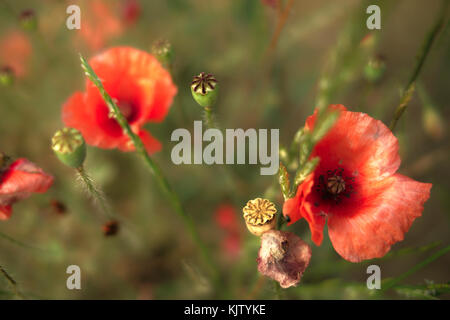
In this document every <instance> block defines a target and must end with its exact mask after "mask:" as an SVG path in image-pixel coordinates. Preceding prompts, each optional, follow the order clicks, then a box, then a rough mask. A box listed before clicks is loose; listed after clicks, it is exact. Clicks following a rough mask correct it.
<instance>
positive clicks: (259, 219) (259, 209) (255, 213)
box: [242, 198, 277, 237]
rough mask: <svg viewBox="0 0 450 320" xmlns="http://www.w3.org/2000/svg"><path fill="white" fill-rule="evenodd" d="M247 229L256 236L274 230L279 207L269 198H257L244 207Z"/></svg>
mask: <svg viewBox="0 0 450 320" xmlns="http://www.w3.org/2000/svg"><path fill="white" fill-rule="evenodd" d="M242 211H243V212H244V219H245V224H246V225H247V229H248V230H249V231H250V232H251V233H252V234H254V235H255V236H258V237H259V236H260V235H262V234H263V233H264V232H267V231H269V230H272V229H274V228H275V225H276V220H277V219H276V213H277V208H275V205H274V204H273V203H272V202H270V201H269V200H267V199H261V198H256V199H253V200H250V201H249V202H247V204H246V205H245V207H244V208H243V209H242Z"/></svg>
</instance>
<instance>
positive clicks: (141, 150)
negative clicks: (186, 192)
mask: <svg viewBox="0 0 450 320" xmlns="http://www.w3.org/2000/svg"><path fill="white" fill-rule="evenodd" d="M80 59H81V65H82V67H83V69H84V71H85V73H86V75H87V76H88V78H89V79H90V80H91V81H92V82H93V83H94V84H95V85H96V86H97V88H98V90H99V91H100V94H101V95H102V97H103V100H104V101H105V103H106V105H107V106H108V108H109V111H110V115H111V117H113V118H114V119H116V121H117V122H118V124H119V125H120V126H121V127H122V129H123V130H124V132H125V134H126V135H127V136H128V137H129V138H130V140H131V142H132V143H133V145H134V147H135V149H136V152H137V153H138V154H139V155H140V156H141V157H142V159H143V160H144V162H145V163H146V164H147V165H148V167H149V169H150V172H151V173H152V174H153V176H154V178H155V179H156V181H157V182H158V185H159V187H160V189H161V190H162V191H163V193H164V194H165V195H166V196H167V198H168V199H169V202H170V203H171V205H172V207H173V208H174V210H175V212H176V213H177V214H178V215H179V216H180V217H181V219H182V220H183V222H184V224H185V226H186V228H187V230H188V231H189V233H190V235H191V237H192V239H193V240H194V243H195V244H196V245H197V247H198V248H199V250H200V253H201V256H202V258H203V260H204V262H205V265H206V266H207V267H208V269H209V271H210V272H211V274H212V276H213V278H214V281H217V280H218V273H217V270H218V269H217V268H216V267H215V265H214V263H213V260H212V259H211V255H210V253H209V250H208V248H207V247H206V245H205V244H204V243H203V241H202V240H201V238H200V236H199V234H198V231H197V229H196V227H195V225H194V223H193V221H192V218H191V217H190V216H189V215H188V214H187V213H186V212H185V211H184V209H183V206H182V205H181V201H180V199H179V197H178V195H177V194H176V193H175V192H174V191H173V189H172V187H171V186H170V184H169V182H168V181H167V179H166V177H165V176H164V175H163V173H162V171H161V169H160V168H159V166H158V165H157V164H156V162H154V161H153V159H152V158H150V156H149V155H148V153H147V151H146V150H145V146H144V143H143V142H142V140H141V138H140V137H139V136H138V135H136V134H135V133H134V132H133V130H132V129H131V127H130V125H129V124H128V121H127V120H126V118H125V117H124V116H123V115H122V113H121V112H120V109H119V107H118V106H117V105H116V104H115V103H114V101H113V100H112V98H111V97H110V95H109V94H108V93H107V92H106V90H105V89H104V87H103V84H102V82H101V81H100V79H99V78H98V76H97V75H96V74H95V72H94V70H92V68H91V66H90V65H89V64H88V62H87V61H86V59H84V58H83V57H82V56H81V55H80Z"/></svg>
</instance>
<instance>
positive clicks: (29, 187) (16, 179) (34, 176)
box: [0, 158, 53, 220]
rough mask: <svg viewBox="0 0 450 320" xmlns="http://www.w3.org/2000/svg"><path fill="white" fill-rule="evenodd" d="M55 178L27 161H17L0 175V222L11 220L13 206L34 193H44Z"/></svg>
mask: <svg viewBox="0 0 450 320" xmlns="http://www.w3.org/2000/svg"><path fill="white" fill-rule="evenodd" d="M52 184H53V177H52V176H51V175H49V174H47V173H45V172H44V171H43V170H42V169H41V168H39V167H38V166H36V165H35V164H34V163H32V162H30V161H28V160H27V159H23V158H22V159H17V160H16V161H14V162H13V163H12V164H11V165H10V166H9V167H8V168H7V169H6V170H4V171H3V172H2V173H0V220H6V219H9V217H10V216H11V213H12V205H13V204H14V203H15V202H17V201H19V200H22V199H25V198H28V197H29V196H30V195H31V194H32V193H34V192H37V193H43V192H46V191H47V190H48V188H50V186H51V185H52Z"/></svg>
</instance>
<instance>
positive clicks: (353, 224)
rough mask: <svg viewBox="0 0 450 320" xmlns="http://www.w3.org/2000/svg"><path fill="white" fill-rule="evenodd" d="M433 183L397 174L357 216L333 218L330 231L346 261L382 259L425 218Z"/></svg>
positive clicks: (377, 189)
mask: <svg viewBox="0 0 450 320" xmlns="http://www.w3.org/2000/svg"><path fill="white" fill-rule="evenodd" d="M430 189H431V184H429V183H421V182H417V181H414V180H412V179H410V178H408V177H406V176H403V175H400V174H395V175H393V176H392V177H389V178H386V179H384V180H383V181H380V182H378V183H377V185H375V186H373V188H372V195H371V196H370V197H369V196H368V197H366V199H365V201H364V203H361V205H360V207H358V208H355V210H357V212H355V213H354V214H353V215H351V216H350V215H331V216H330V218H329V219H328V232H329V235H330V240H331V242H332V243H333V247H334V248H335V250H336V251H337V252H338V253H339V254H340V255H341V256H342V257H343V258H344V259H346V260H348V261H351V262H359V261H361V260H366V259H373V258H380V257H382V256H384V255H385V254H386V253H387V252H388V251H389V249H390V247H391V246H392V245H393V244H394V243H396V242H398V241H401V240H403V238H404V235H405V233H406V232H407V231H408V229H409V228H410V226H411V224H412V223H413V221H414V219H416V218H417V217H419V216H421V214H422V211H423V205H424V203H425V202H426V201H427V200H428V198H429V196H430Z"/></svg>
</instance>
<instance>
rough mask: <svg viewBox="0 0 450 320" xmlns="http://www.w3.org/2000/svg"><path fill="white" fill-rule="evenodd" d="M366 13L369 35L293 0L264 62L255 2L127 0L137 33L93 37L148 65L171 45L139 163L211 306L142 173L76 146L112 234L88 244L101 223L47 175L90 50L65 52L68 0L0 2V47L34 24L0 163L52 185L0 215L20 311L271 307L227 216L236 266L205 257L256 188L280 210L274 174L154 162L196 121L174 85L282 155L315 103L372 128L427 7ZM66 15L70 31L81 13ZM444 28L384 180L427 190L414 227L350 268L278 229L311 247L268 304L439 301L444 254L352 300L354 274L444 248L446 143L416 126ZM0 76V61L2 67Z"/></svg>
mask: <svg viewBox="0 0 450 320" xmlns="http://www.w3.org/2000/svg"><path fill="white" fill-rule="evenodd" d="M104 2H105V3H107V5H108V6H111V8H112V9H111V10H112V14H113V15H114V16H115V17H116V19H118V20H119V21H120V20H121V19H123V17H122V10H123V8H122V6H123V5H124V2H125V1H121V0H111V1H104ZM378 2H379V3H380V6H381V8H382V9H381V10H382V29H381V30H376V31H372V32H369V31H368V30H367V28H366V24H365V19H366V17H367V15H366V13H365V9H366V8H367V6H368V5H369V4H370V1H357V0H345V1H339V2H337V1H326V0H317V1H306V0H305V1H295V3H294V5H293V7H292V10H291V13H290V15H289V17H288V19H287V22H286V24H285V26H284V28H283V30H282V32H281V35H280V39H279V42H278V45H277V47H276V49H275V51H274V54H273V55H271V56H270V57H269V58H267V57H266V56H265V53H266V50H267V48H268V45H269V43H270V41H271V37H272V35H273V31H274V28H275V26H276V24H277V11H276V10H275V9H273V8H271V7H269V6H265V5H263V4H262V2H261V1H259V0H245V1H243V0H233V1H229V0H214V1H210V0H194V1H188V0H170V1H163V0H160V1H139V4H140V6H141V12H140V15H139V17H138V19H137V20H136V21H135V23H134V24H132V25H128V26H126V27H124V29H123V32H122V33H121V34H120V35H116V36H114V37H110V38H108V39H106V40H105V44H104V46H105V47H110V46H115V45H129V46H134V47H137V48H140V49H143V50H146V51H149V52H150V50H151V48H152V45H153V43H154V42H155V41H158V40H161V39H167V40H168V41H169V42H170V43H171V45H172V50H173V53H174V55H173V58H174V59H173V63H172V66H171V72H172V76H173V78H174V81H175V83H176V84H177V86H178V95H177V96H176V98H175V101H174V103H173V105H172V108H171V111H170V113H169V115H168V117H167V118H166V119H165V121H164V122H162V123H158V124H151V125H149V126H148V128H149V130H150V131H151V132H152V134H154V136H155V137H157V138H158V139H159V140H160V141H161V142H162V143H163V146H164V147H163V150H162V152H160V153H158V154H156V155H155V156H154V159H155V161H156V162H158V163H159V164H160V165H161V167H162V169H163V171H164V172H165V174H166V175H167V177H168V179H169V180H170V181H171V183H172V185H173V186H174V188H175V189H176V191H177V193H178V194H179V195H180V197H181V200H182V202H183V203H184V205H185V208H186V211H187V212H189V213H190V214H191V215H192V217H193V219H194V221H195V222H196V225H197V226H198V228H199V229H200V233H201V236H202V238H203V239H204V240H205V242H206V243H207V245H208V246H209V247H210V248H211V250H212V251H213V252H214V258H215V259H216V260H217V261H219V262H220V264H219V265H220V270H219V271H220V274H221V275H222V281H223V283H222V286H221V292H214V290H213V288H212V286H211V283H209V282H208V278H207V276H206V275H205V270H204V269H203V268H202V265H201V264H200V263H199V260H198V255H197V252H196V250H195V247H194V246H193V244H192V242H191V239H190V238H189V235H188V233H187V232H185V231H184V227H183V225H182V223H181V221H180V219H179V218H178V216H176V215H175V214H174V212H173V211H172V209H171V207H170V205H168V204H167V202H166V200H165V198H164V196H163V195H162V194H161V192H160V191H159V190H158V188H157V186H156V184H155V181H154V180H153V179H152V176H151V175H150V174H148V173H147V171H146V168H145V167H144V164H143V163H142V162H141V161H139V160H140V159H138V158H137V157H136V156H135V155H134V154H131V153H129V154H128V153H121V152H119V151H117V150H101V149H96V148H92V147H88V155H87V161H86V168H87V170H88V172H90V173H91V175H92V178H93V179H94V181H95V182H96V183H97V184H98V185H100V186H102V188H103V189H104V192H105V194H106V196H107V198H108V200H109V201H110V204H111V207H112V208H113V210H114V211H115V213H116V214H117V215H119V216H120V217H121V219H122V221H123V222H122V224H121V230H120V233H119V234H118V235H116V236H113V237H104V235H103V233H102V229H101V226H102V224H103V223H105V221H104V220H103V218H102V216H101V215H99V213H98V209H97V208H96V207H95V206H94V205H93V204H92V203H91V202H90V201H89V199H88V197H86V195H85V194H84V193H83V191H82V188H81V186H80V185H79V183H78V182H77V181H76V176H75V173H74V172H73V171H72V170H70V169H69V168H67V167H64V166H63V165H61V164H60V163H59V161H58V160H57V159H56V158H55V157H54V155H53V153H52V151H51V149H50V139H51V137H52V135H53V134H54V132H55V131H56V130H57V129H60V128H61V126H62V121H61V106H62V104H63V103H64V101H65V100H66V99H67V98H68V97H69V96H70V95H71V94H72V93H73V92H74V91H76V90H81V89H82V88H83V85H84V84H83V83H84V75H83V72H82V70H81V67H80V64H79V59H78V54H79V53H82V54H83V55H84V56H86V57H90V56H92V55H93V54H95V53H96V52H97V51H98V50H93V49H92V48H89V47H88V46H87V45H86V44H85V43H83V42H82V41H80V39H79V38H78V32H77V31H75V30H68V29H67V28H66V26H65V19H66V17H67V14H66V7H67V6H68V5H69V4H71V1H56V0H54V1H52V0H47V1H41V0H24V1H13V0H4V1H1V2H0V41H1V39H2V37H5V36H7V35H8V34H9V33H10V32H13V31H15V30H20V29H21V25H20V23H19V20H18V17H19V15H20V13H21V12H22V11H23V10H26V9H33V10H34V12H35V14H36V18H37V28H36V30H32V29H31V30H30V29H27V30H23V31H22V32H24V33H25V35H26V37H27V38H28V39H29V41H30V43H31V48H32V50H31V54H30V58H29V61H28V62H27V63H26V74H25V75H24V76H21V77H19V78H17V79H15V81H14V83H13V84H12V85H10V86H1V87H0V150H1V151H3V152H5V153H7V154H9V155H11V156H14V157H26V158H28V159H30V160H31V161H33V162H35V163H36V164H38V165H39V166H41V167H42V168H43V169H44V170H46V171H47V172H50V173H52V174H53V175H54V176H55V184H54V186H53V187H52V188H51V189H50V190H49V192H47V193H46V194H42V195H34V196H33V197H31V198H30V199H28V200H25V201H22V202H20V203H17V204H16V205H15V207H14V213H13V216H12V218H11V219H9V220H8V221H1V222H0V233H1V234H3V235H4V236H3V237H0V265H1V266H3V267H4V268H5V270H7V271H8V273H9V274H10V275H11V276H12V277H13V278H14V279H15V280H16V281H17V284H18V288H19V289H20V291H21V292H22V294H23V295H24V296H25V297H26V298H42V299H55V298H61V299H79V298H83V299H88V298H97V299H98V298H105V299H108V298H114V299H136V298H138V299H152V298H153V299H183V298H184V299H189V298H217V297H220V298H235V299H246V298H261V299H272V298H274V297H275V296H276V292H275V290H274V287H273V285H272V281H270V280H269V279H265V278H262V277H261V276H259V275H258V273H257V270H256V262H255V259H256V257H257V251H258V248H259V240H258V239H257V238H256V237H253V236H251V235H250V234H248V233H247V232H246V230H245V226H244V223H243V220H241V217H240V216H239V217H238V220H239V222H241V224H240V227H241V229H240V234H241V240H242V241H241V244H240V245H241V248H240V249H241V250H240V254H239V256H238V257H237V258H236V257H235V258H232V257H229V256H228V255H227V253H226V252H225V251H224V250H223V249H222V246H221V242H222V241H223V239H224V233H223V230H221V229H220V228H219V227H218V225H217V223H216V222H215V210H216V208H217V207H218V206H219V205H220V204H222V203H226V202H228V203H231V204H233V205H234V206H235V208H236V210H237V212H238V213H239V212H240V210H241V208H242V207H243V206H244V205H245V203H246V202H247V201H248V200H249V199H253V198H256V197H258V196H262V195H263V194H264V193H265V192H266V191H267V194H269V195H270V197H271V199H272V200H273V201H274V202H275V203H276V204H277V207H278V209H279V211H281V206H282V201H283V197H282V194H281V191H280V188H279V186H278V185H277V183H278V182H277V177H276V176H274V177H271V176H261V175H260V174H259V166H256V165H234V166H230V167H229V168H227V169H226V170H223V169H222V168H221V167H219V166H195V165H191V166H187V165H181V166H175V165H174V164H173V163H172V162H171V159H170V150H171V148H172V147H173V145H174V143H173V142H170V134H171V132H172V131H173V130H174V129H176V128H187V129H188V130H192V128H193V121H194V120H201V119H202V113H201V110H200V108H199V107H198V105H196V103H195V101H194V100H193V99H192V95H191V92H190V87H189V84H190V82H191V80H192V77H193V76H194V75H197V74H199V73H200V72H202V71H204V72H211V73H213V74H214V75H215V76H216V78H217V79H218V80H219V82H220V86H221V89H220V90H221V92H220V96H219V99H218V101H217V104H216V106H215V111H216V117H217V118H216V120H217V121H218V122H219V123H220V126H221V127H223V128H244V129H246V128H280V144H281V145H285V146H290V141H291V140H292V139H293V137H294V135H295V133H296V132H297V131H298V129H299V128H300V127H302V126H303V124H304V121H305V119H306V117H307V116H308V115H310V114H311V113H312V111H313V110H314V108H315V107H317V106H320V105H321V104H328V103H341V104H344V105H346V106H347V107H348V108H349V109H350V110H353V111H361V112H366V113H368V114H370V115H371V116H373V117H375V118H378V119H380V120H382V121H383V122H384V123H386V124H388V123H389V122H390V120H391V118H392V115H393V112H394V110H395V108H396V106H397V104H398V102H399V99H400V93H401V90H402V89H403V87H404V85H405V83H406V81H407V77H408V76H409V75H410V73H411V69H412V68H413V65H414V61H415V60H414V59H415V55H416V53H417V52H418V51H419V49H420V46H421V43H422V41H423V38H424V37H425V35H426V32H427V30H428V29H429V27H430V26H431V25H432V24H433V19H434V17H435V15H436V13H437V11H438V10H439V8H440V4H441V1H438V0H431V1H427V2H424V1H420V0H411V1H409V0H408V1H406V0H403V1H395V2H394V1H378ZM77 3H78V1H77ZM79 3H80V6H81V10H82V19H84V18H83V17H84V14H85V13H86V12H87V11H88V10H89V6H88V2H87V1H84V2H83V1H81V2H79ZM83 21H84V20H82V27H83ZM449 30H450V27H449V24H448V23H447V27H446V29H445V30H444V31H443V32H442V33H441V35H440V37H439V39H438V41H437V43H436V45H435V47H434V48H433V49H432V51H431V53H430V55H429V57H428V60H427V62H426V65H425V67H424V70H423V72H422V73H421V76H420V81H421V88H420V93H421V95H420V97H421V99H419V98H418V97H417V96H414V97H413V99H412V100H411V102H410V105H409V108H408V110H407V112H406V113H405V114H404V115H403V118H402V119H401V120H400V122H399V124H398V126H397V131H396V135H397V136H398V138H399V142H400V149H401V156H402V165H401V168H400V172H401V173H405V174H408V175H410V176H411V177H412V178H414V179H417V180H419V181H423V182H432V183H433V189H432V192H431V198H430V200H429V201H428V202H427V204H426V206H425V210H424V212H423V216H422V217H421V218H419V219H417V221H416V222H415V223H414V224H413V226H412V228H411V229H410V231H409V232H408V233H407V234H406V237H405V240H404V241H403V242H401V243H398V244H396V245H394V246H393V248H392V251H391V252H390V253H389V254H388V255H386V256H385V257H384V258H382V259H375V260H373V261H366V262H363V263H358V264H353V263H350V262H347V261H345V260H343V259H342V258H341V257H339V256H338V255H337V253H336V252H335V251H334V249H333V248H332V245H331V243H330V241H329V239H328V237H327V236H325V239H324V241H323V244H322V246H320V247H317V246H315V245H314V244H312V242H311V240H310V232H309V230H308V228H307V224H306V222H305V221H301V222H298V223H296V224H294V225H293V226H290V227H288V228H287V229H288V230H290V231H295V232H296V233H297V234H298V235H300V236H301V237H302V239H304V240H305V241H307V242H308V243H309V244H311V246H312V250H313V255H312V260H311V263H310V266H309V267H308V269H307V270H306V272H305V274H304V277H303V279H302V281H301V283H300V285H299V286H298V287H296V288H290V289H287V290H282V291H281V293H279V294H280V298H286V299H287V298H289V299H372V298H395V299H404V298H420V299H424V298H427V299H428V298H430V299H435V298H448V297H449V296H450V295H449V290H448V280H449V268H448V266H449V263H450V255H448V254H447V255H444V256H442V257H440V258H439V259H438V260H436V261H434V262H433V263H430V264H429V265H427V266H426V268H425V267H424V268H422V269H420V270H417V272H414V273H413V274H411V275H409V277H407V278H406V279H404V280H403V281H402V282H401V283H398V284H396V285H395V286H394V287H393V288H391V289H390V290H387V291H386V292H382V293H380V292H374V291H371V290H368V289H367V288H366V280H367V277H368V275H367V273H366V269H367V266H369V265H370V264H377V265H379V266H380V267H381V270H382V277H383V279H385V278H386V279H388V278H395V277H399V276H401V275H402V274H404V273H405V272H406V271H407V270H410V269H411V268H412V267H413V266H415V265H417V264H419V263H420V262H422V261H425V260H426V259H427V257H429V256H431V255H432V253H433V252H435V251H437V250H439V248H443V247H445V246H446V245H448V242H449V233H448V227H449V223H450V215H449V212H450V202H449V200H448V194H449V192H450V182H449V181H450V172H449V170H448V169H447V167H446V166H445V163H446V161H448V155H449V145H448V136H447V135H448V130H441V131H439V133H440V134H439V135H436V130H431V129H429V126H430V125H429V122H430V120H426V119H423V117H424V116H426V115H427V114H428V113H429V111H427V110H429V109H427V108H428V107H430V106H432V108H433V109H432V110H433V111H434V113H433V115H435V117H439V121H438V122H439V123H440V124H441V125H442V123H444V124H445V123H448V120H449V117H450V114H449V111H448V108H447V107H448V101H449V98H450V97H449V94H448V83H449V82H450V72H449V70H450V59H448V57H449V55H450V42H449V39H450V37H448V35H449V32H450V31H449ZM378 55H382V56H383V58H384V60H383V61H384V64H385V68H386V69H385V71H384V73H383V75H382V76H381V77H380V79H377V81H376V82H374V81H369V80H367V79H366V77H365V75H364V70H365V67H366V65H367V63H369V61H371V60H372V59H373V58H374V57H376V56H378ZM267 59H269V60H267ZM3 63H4V62H3V61H1V60H0V66H1V65H3ZM430 101H432V103H431V102H430ZM424 108H425V109H424ZM434 121H435V123H438V122H436V120H434ZM421 123H425V124H424V125H425V126H428V129H427V130H424V129H423V127H422V126H421V125H419V124H421ZM271 186H272V187H271ZM52 200H57V201H60V202H61V203H63V204H64V205H65V206H66V207H67V212H66V213H65V214H61V213H59V214H58V213H57V212H56V211H55V208H54V207H53V206H52V205H51V201H52ZM325 234H327V233H326V232H325ZM8 237H9V238H8ZM17 241H18V242H17ZM71 264H77V265H79V266H80V267H81V270H82V287H83V289H82V290H74V291H70V290H67V288H66V279H67V276H68V275H67V274H66V268H67V266H69V265H71ZM13 292H14V291H13V290H11V286H10V285H9V284H8V283H7V282H6V281H5V280H4V278H0V298H15V296H14V294H13Z"/></svg>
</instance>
